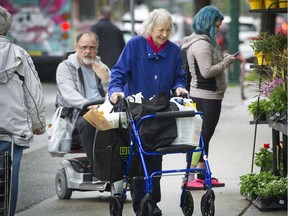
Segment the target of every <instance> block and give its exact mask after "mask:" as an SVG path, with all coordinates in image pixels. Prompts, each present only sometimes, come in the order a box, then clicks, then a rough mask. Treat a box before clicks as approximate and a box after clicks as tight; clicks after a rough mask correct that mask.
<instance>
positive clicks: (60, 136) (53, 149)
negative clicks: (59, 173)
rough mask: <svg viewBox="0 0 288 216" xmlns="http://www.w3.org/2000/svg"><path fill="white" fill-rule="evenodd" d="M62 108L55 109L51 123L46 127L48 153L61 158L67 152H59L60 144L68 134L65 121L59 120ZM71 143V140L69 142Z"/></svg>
mask: <svg viewBox="0 0 288 216" xmlns="http://www.w3.org/2000/svg"><path fill="white" fill-rule="evenodd" d="M62 110H63V107H59V108H57V110H56V112H55V113H54V115H53V118H52V121H51V123H50V124H48V126H47V134H48V151H49V153H50V154H51V155H52V156H63V155H64V154H65V153H67V152H61V143H62V142H63V141H64V139H65V138H66V140H67V137H66V135H67V134H68V135H69V133H68V132H67V130H66V120H65V119H63V118H61V113H62ZM70 141H71V140H70Z"/></svg>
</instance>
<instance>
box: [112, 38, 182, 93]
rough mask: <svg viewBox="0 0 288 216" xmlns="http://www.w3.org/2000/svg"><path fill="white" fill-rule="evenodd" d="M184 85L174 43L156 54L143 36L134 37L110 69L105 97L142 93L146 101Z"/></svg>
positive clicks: (177, 52)
mask: <svg viewBox="0 0 288 216" xmlns="http://www.w3.org/2000/svg"><path fill="white" fill-rule="evenodd" d="M185 85H186V76H185V72H184V70H183V69H182V57H181V50H180V48H179V47H178V46H177V45H176V44H174V43H172V42H170V41H168V43H167V44H166V46H165V47H164V48H163V49H162V50H161V51H160V52H159V53H157V54H156V53H154V51H153V50H152V48H151V47H150V45H149V44H148V42H147V40H146V39H145V38H144V37H142V36H135V37H134V38H132V39H130V40H129V41H128V42H127V44H126V46H125V48H124V50H123V51H122V53H121V55H120V57H119V59H118V61H117V63H116V65H115V66H114V67H113V68H112V70H111V79H110V84H109V90H108V92H109V96H111V95H112V94H113V93H114V92H124V93H125V96H126V97H127V96H129V95H133V94H137V93H139V92H142V95H143V96H144V98H146V99H148V98H150V97H152V96H153V95H155V94H157V93H159V92H161V91H164V92H165V93H166V94H167V95H168V96H170V94H171V90H172V91H173V90H175V89H176V88H178V87H182V88H185Z"/></svg>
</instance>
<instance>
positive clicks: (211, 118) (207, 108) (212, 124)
mask: <svg viewBox="0 0 288 216" xmlns="http://www.w3.org/2000/svg"><path fill="white" fill-rule="evenodd" d="M192 100H193V102H194V103H196V108H197V110H198V111H201V112H203V113H204V117H203V124H202V135H203V141H204V149H205V152H206V155H207V156H208V151H209V142H210V140H211V138H212V136H213V134H214V131H215V128H216V126H217V124H218V121H219V117H220V113H221V106H222V100H210V99H202V98H194V97H192ZM199 161H200V162H203V161H204V160H203V157H202V156H201V157H200V160H199Z"/></svg>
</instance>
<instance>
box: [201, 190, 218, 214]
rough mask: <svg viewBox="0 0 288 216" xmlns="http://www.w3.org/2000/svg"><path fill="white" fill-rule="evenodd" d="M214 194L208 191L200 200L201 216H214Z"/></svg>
mask: <svg viewBox="0 0 288 216" xmlns="http://www.w3.org/2000/svg"><path fill="white" fill-rule="evenodd" d="M214 202H215V194H214V191H213V190H211V189H209V190H207V192H206V193H205V194H204V195H203V196H202V199H201V213H202V215H203V216H214V214H215V204H214Z"/></svg>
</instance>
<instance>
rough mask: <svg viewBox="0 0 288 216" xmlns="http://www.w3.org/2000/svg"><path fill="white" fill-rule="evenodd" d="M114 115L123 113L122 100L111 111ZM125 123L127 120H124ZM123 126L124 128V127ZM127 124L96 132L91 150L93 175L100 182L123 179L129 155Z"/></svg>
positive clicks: (129, 138) (119, 123) (128, 130)
mask: <svg viewBox="0 0 288 216" xmlns="http://www.w3.org/2000/svg"><path fill="white" fill-rule="evenodd" d="M112 111H113V112H114V113H115V114H117V113H125V116H126V112H124V111H125V106H124V100H121V101H118V102H117V103H116V104H115V106H113V110H112ZM126 121H127V120H126ZM124 126H125V127H124ZM130 133H131V131H130V128H128V124H126V123H125V125H123V124H122V121H121V119H120V120H119V122H118V127H117V128H113V129H110V130H105V131H100V130H98V131H97V134H96V141H95V143H94V148H93V166H92V170H93V175H94V176H95V177H97V178H98V179H100V180H102V181H110V182H115V181H118V180H121V179H123V178H124V174H125V171H126V161H127V158H128V155H129V151H130V150H129V149H130V143H131V136H130Z"/></svg>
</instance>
